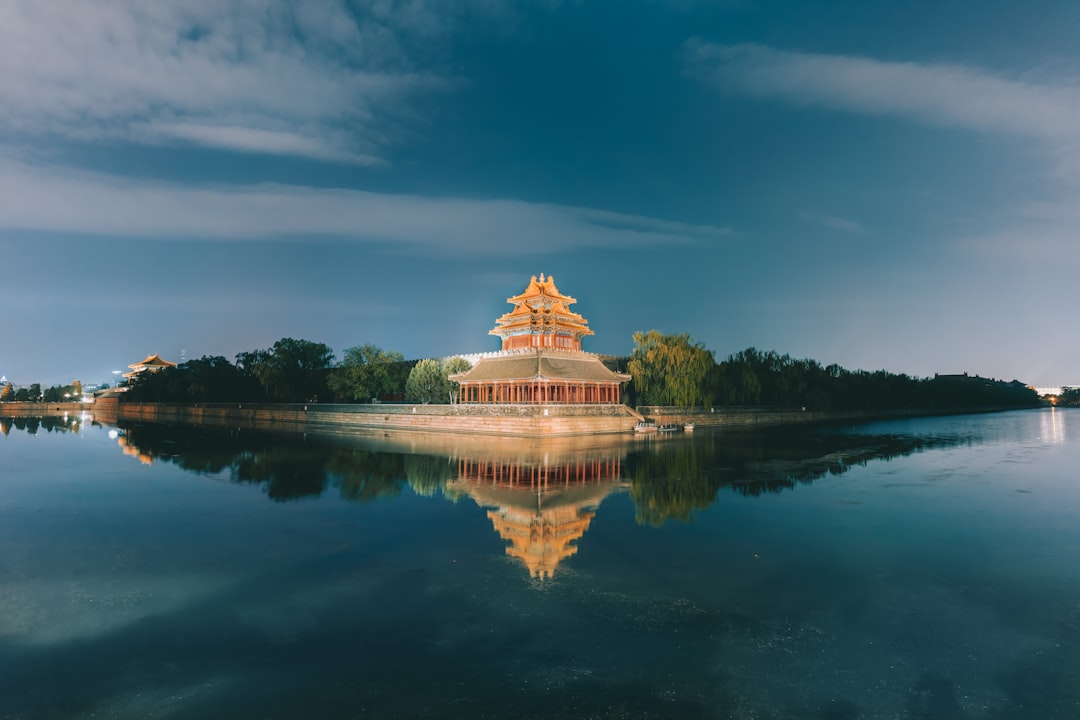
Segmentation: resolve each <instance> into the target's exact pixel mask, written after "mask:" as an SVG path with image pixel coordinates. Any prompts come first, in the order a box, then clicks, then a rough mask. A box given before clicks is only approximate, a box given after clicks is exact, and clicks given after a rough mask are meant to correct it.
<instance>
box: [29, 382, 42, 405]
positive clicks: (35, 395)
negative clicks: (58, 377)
mask: <svg viewBox="0 0 1080 720" xmlns="http://www.w3.org/2000/svg"><path fill="white" fill-rule="evenodd" d="M30 402H41V385H40V384H38V383H31V385H30Z"/></svg>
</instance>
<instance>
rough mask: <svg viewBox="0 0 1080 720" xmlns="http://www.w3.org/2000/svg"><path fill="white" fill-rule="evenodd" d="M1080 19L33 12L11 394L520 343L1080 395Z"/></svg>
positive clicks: (21, 82)
mask: <svg viewBox="0 0 1080 720" xmlns="http://www.w3.org/2000/svg"><path fill="white" fill-rule="evenodd" d="M1078 32H1080V4H1078V3H1076V2H1073V1H1072V0H1067V1H1062V2H1055V1H1052V0H1040V2H1035V3H1019V2H996V1H995V0H935V1H934V2H919V1H910V2H866V1H865V0H857V1H856V0H852V1H844V0H839V1H835V2H832V1H830V2H813V1H810V0H786V1H781V0H776V1H772V0H729V1H725V0H716V1H714V2H706V1H704V0H702V1H700V2H699V1H695V0H670V1H669V2H664V1H662V0H633V1H631V0H612V1H608V2H605V1H603V0H598V1H596V2H585V1H584V0H581V1H578V2H572V1H569V0H568V1H565V2H559V1H557V0H535V1H533V2H529V1H526V0H518V1H513V0H505V1H503V0H457V1H456V2H452V3H448V2H443V1H442V0H373V1H371V2H360V1H357V2H352V1H344V2H343V1H341V0H325V1H324V2H318V3H312V2H307V3H292V2H279V1H277V0H186V1H185V2H160V3H148V2H142V1H136V0H51V1H50V2H39V1H37V0H7V1H6V2H5V3H4V4H3V6H2V7H0V306H2V307H3V324H2V327H3V331H2V333H0V374H3V375H4V376H6V377H7V378H8V379H9V380H11V381H13V382H14V383H16V384H17V385H25V384H29V383H32V382H39V383H41V384H42V385H44V386H49V385H53V384H60V383H68V382H71V381H72V380H73V379H76V378H77V379H79V380H81V381H82V382H83V383H84V384H86V383H100V382H111V381H112V380H113V379H114V377H115V376H114V375H113V372H114V371H116V370H124V371H126V370H127V366H128V365H129V364H131V363H134V362H136V361H138V360H141V359H142V358H144V357H145V356H147V355H149V354H151V353H158V354H160V355H161V356H162V357H163V358H165V359H167V360H171V361H174V362H176V361H180V360H183V359H194V358H198V357H202V356H204V355H220V356H224V357H226V358H229V359H230V360H231V359H233V358H234V357H235V355H236V354H237V353H240V352H245V351H250V350H256V349H263V348H269V347H270V346H272V345H273V343H274V342H275V341H277V340H278V339H280V338H283V337H291V338H297V339H305V340H310V341H314V342H322V343H326V344H327V345H329V346H330V347H331V348H332V349H333V350H334V352H335V354H336V356H337V358H338V359H340V358H341V357H342V355H343V353H344V350H345V349H346V348H349V347H353V346H357V345H363V344H366V343H374V344H375V345H378V346H380V347H382V348H385V349H391V350H398V351H400V352H402V353H403V354H404V355H405V357H407V358H423V357H443V356H448V355H452V354H455V353H472V352H481V351H488V350H496V349H498V347H499V341H498V338H496V337H493V336H490V335H488V330H490V329H491V328H492V327H494V324H495V319H496V318H497V317H499V316H500V315H501V314H503V313H504V312H506V311H508V310H509V309H510V306H509V305H507V304H506V302H505V300H506V298H508V297H511V296H513V295H516V294H517V293H519V292H521V291H522V290H524V288H525V287H526V285H527V284H528V281H529V278H530V277H531V276H532V275H539V274H541V273H545V274H550V275H552V276H554V278H555V281H556V284H557V285H558V286H559V288H560V289H561V290H562V291H563V292H564V293H566V294H568V295H571V296H573V297H575V298H577V300H578V302H577V304H576V305H575V306H574V307H573V309H574V310H576V311H577V312H580V313H581V314H582V315H584V316H585V317H586V318H587V319H588V320H589V323H590V327H592V329H593V330H594V331H595V335H594V336H593V337H590V338H587V339H586V340H585V349H586V350H589V351H592V352H599V353H609V354H616V355H626V354H629V353H630V351H631V350H632V348H633V340H632V335H633V333H634V332H635V331H638V330H650V329H657V330H661V331H663V332H667V333H689V334H690V335H691V336H692V337H693V338H694V339H695V340H697V341H699V342H701V343H703V344H704V345H705V346H706V347H707V348H709V349H710V350H712V351H714V352H715V354H716V356H717V359H718V360H720V359H723V358H725V357H727V356H728V355H730V354H732V353H735V352H738V351H740V350H742V349H745V348H747V347H756V348H758V349H760V350H775V351H777V352H779V353H781V354H789V355H791V356H793V357H798V358H813V359H816V360H818V361H819V362H821V363H822V364H831V363H837V364H839V365H841V366H843V367H846V368H849V369H852V370H854V369H863V370H871V371H872V370H879V369H884V370H888V371H890V372H900V373H908V374H911V375H915V376H920V377H926V376H932V375H933V374H935V373H962V372H968V373H970V374H978V375H982V376H984V377H993V378H998V379H1003V380H1012V379H1020V380H1022V381H1024V382H1027V383H1031V384H1033V385H1037V386H1051V385H1060V384H1080V362H1078V358H1080V333H1078V332H1077V331H1076V327H1077V319H1076V316H1077V313H1078V310H1080V282H1077V278H1078V277H1080V237H1078V229H1080V44H1078V43H1077V42H1076V36H1077V34H1078Z"/></svg>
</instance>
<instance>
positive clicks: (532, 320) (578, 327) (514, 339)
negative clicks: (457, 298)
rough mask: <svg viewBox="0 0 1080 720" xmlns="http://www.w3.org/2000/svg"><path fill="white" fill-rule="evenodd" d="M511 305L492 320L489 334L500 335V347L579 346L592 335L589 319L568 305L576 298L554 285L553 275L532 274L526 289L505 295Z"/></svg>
mask: <svg viewBox="0 0 1080 720" xmlns="http://www.w3.org/2000/svg"><path fill="white" fill-rule="evenodd" d="M506 302H508V303H510V304H511V305H513V306H514V309H513V310H511V311H510V312H508V313H506V314H505V315H503V316H502V317H500V318H499V319H498V320H496V321H495V327H494V328H493V329H491V330H490V331H489V332H488V334H489V335H497V336H498V337H500V338H502V349H503V350H522V349H525V348H556V349H559V350H577V351H580V350H581V338H583V337H586V336H587V335H592V334H593V331H592V330H590V329H589V321H588V320H586V319H585V318H583V317H582V316H581V315H579V314H577V313H576V312H574V311H573V310H571V309H570V306H571V305H573V304H574V303H576V302H577V300H575V299H574V298H572V297H570V296H569V295H563V294H562V293H561V292H559V288H557V287H555V278H553V277H551V276H550V275H549V276H548V277H547V279H544V274H543V273H541V274H540V279H539V280H537V279H536V276H535V275H533V276H532V279H531V280H530V282H529V286H528V287H527V288H525V292H523V293H521V294H520V295H515V296H514V297H511V298H507V299H506Z"/></svg>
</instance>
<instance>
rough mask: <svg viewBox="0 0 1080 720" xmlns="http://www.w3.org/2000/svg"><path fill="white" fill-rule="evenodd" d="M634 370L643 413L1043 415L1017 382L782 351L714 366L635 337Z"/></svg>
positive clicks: (694, 353) (681, 342)
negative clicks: (1007, 411)
mask: <svg viewBox="0 0 1080 720" xmlns="http://www.w3.org/2000/svg"><path fill="white" fill-rule="evenodd" d="M634 341H635V343H636V347H635V349H634V355H633V356H631V358H630V360H629V362H628V363H627V368H628V371H629V372H630V374H631V376H632V377H633V381H632V383H631V391H632V395H633V396H634V397H635V403H636V404H639V405H674V406H680V407H687V406H689V405H699V404H700V405H708V404H710V403H711V402H712V400H713V399H715V400H716V402H717V403H718V404H720V405H729V406H772V407H800V408H807V409H812V410H862V411H878V410H898V409H905V408H910V409H918V410H951V409H956V410H963V409H977V408H1013V407H1037V406H1038V405H1039V404H1040V400H1039V397H1038V394H1037V393H1036V392H1035V391H1034V390H1032V389H1030V388H1028V387H1027V386H1025V385H1024V383H1021V382H1019V381H1016V380H1013V381H1011V382H1004V381H1000V380H993V379H989V378H982V377H978V376H968V375H938V376H935V377H933V378H915V377H912V376H910V375H905V374H895V373H889V372H886V371H884V370H877V371H874V372H868V371H866V370H847V369H845V368H842V367H840V366H839V365H835V364H833V365H828V366H824V367H823V366H822V365H821V364H820V363H819V362H818V361H816V360H809V359H796V358H792V357H791V356H789V355H781V354H779V353H777V352H775V351H767V352H766V351H761V350H758V349H756V348H753V347H751V348H747V349H746V350H741V351H739V352H737V353H735V354H733V355H730V356H729V357H728V358H727V359H725V360H723V361H721V362H719V363H717V362H713V360H712V355H711V353H710V352H709V351H707V350H705V349H704V348H703V347H702V346H701V345H700V344H699V343H694V342H693V341H692V340H691V339H690V338H689V336H687V335H663V334H661V333H659V332H657V331H650V332H649V333H635V335H634Z"/></svg>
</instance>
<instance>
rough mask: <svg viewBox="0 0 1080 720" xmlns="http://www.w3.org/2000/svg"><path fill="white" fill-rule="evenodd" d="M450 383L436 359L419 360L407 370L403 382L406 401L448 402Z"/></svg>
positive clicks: (424, 402)
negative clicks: (407, 375) (406, 378)
mask: <svg viewBox="0 0 1080 720" xmlns="http://www.w3.org/2000/svg"><path fill="white" fill-rule="evenodd" d="M449 396H450V383H449V382H448V381H447V379H446V375H445V374H444V373H443V369H442V367H441V366H440V365H439V361H438V360H432V359H430V358H428V359H425V360H421V361H420V362H418V363H416V365H414V366H413V369H412V371H411V372H409V379H408V380H407V381H406V382H405V400H406V402H418V403H423V404H424V405H427V404H429V403H437V402H444V403H445V402H448V401H449Z"/></svg>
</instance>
